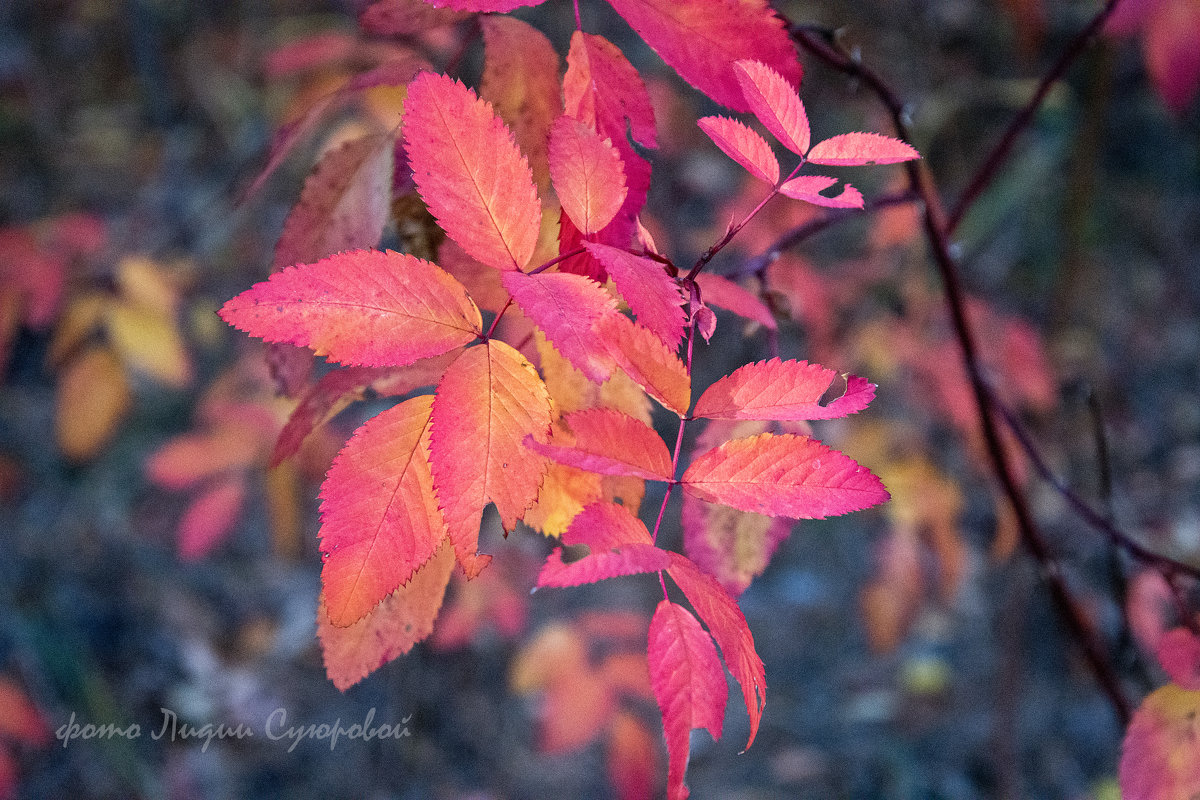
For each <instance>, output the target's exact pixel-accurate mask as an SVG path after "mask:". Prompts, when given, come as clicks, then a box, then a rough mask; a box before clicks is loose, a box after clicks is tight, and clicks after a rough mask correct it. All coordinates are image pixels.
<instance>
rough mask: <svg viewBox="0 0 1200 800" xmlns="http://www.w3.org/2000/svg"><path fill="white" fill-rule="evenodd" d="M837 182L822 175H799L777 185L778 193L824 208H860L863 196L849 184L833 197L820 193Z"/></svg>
mask: <svg viewBox="0 0 1200 800" xmlns="http://www.w3.org/2000/svg"><path fill="white" fill-rule="evenodd" d="M835 183H837V179H836V178H829V177H826V176H824V175H801V176H799V177H797V178H792V179H791V180H790V181H784V182H783V185H782V186H780V187H779V193H780V194H785V195H787V196H788V197H791V198H792V199H794V200H803V201H804V202H806V203H812V204H813V205H814V206H822V207H824V208H862V207H863V196H862V192H860V191H858V189H855V188H854V187H853V186H851V185H850V184H848V183H847V184H846V185H845V186H843V187H842V191H841V193H840V194H838V195H835V196H833V197H827V196H826V195H823V194H821V192H823V191H824V190H826V189H828V188H829V187H830V186H833V185H834V184H835Z"/></svg>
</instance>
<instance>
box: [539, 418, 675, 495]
mask: <svg viewBox="0 0 1200 800" xmlns="http://www.w3.org/2000/svg"><path fill="white" fill-rule="evenodd" d="M565 419H566V423H567V426H568V427H569V428H570V429H571V432H572V433H573V434H574V435H575V444H573V445H571V446H569V447H562V446H558V445H554V444H541V443H539V442H537V441H534V440H533V439H528V440H526V442H525V445H526V446H527V447H532V448H533V449H534V450H536V451H538V452H539V453H541V454H542V455H544V456H546V457H547V458H551V459H554V460H555V461H558V462H559V463H562V464H567V465H569V466H572V467H578V468H579V469H584V470H587V471H588V472H597V473H600V474H601V475H630V476H633V477H635V478H641V479H643V480H650V481H669V480H671V453H670V451H668V450H667V445H666V444H665V443H664V442H663V440H662V437H660V436H659V435H658V434H657V433H656V432H655V431H654V429H653V428H651V427H650V426H649V425H647V424H646V423H644V422H642V421H641V420H638V419H634V418H633V417H631V416H628V415H627V414H622V413H621V412H620V411H616V410H614V409H611V408H591V409H586V410H584V411H576V412H574V413H573V414H568V415H567V416H566V418H565Z"/></svg>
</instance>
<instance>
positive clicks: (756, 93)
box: [733, 60, 810, 182]
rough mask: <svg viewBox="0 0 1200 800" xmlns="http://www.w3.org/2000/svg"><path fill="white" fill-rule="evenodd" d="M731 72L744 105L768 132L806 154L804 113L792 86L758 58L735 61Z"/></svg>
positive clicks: (784, 143) (800, 152) (782, 142)
mask: <svg viewBox="0 0 1200 800" xmlns="http://www.w3.org/2000/svg"><path fill="white" fill-rule="evenodd" d="M733 75H734V77H735V78H737V82H738V85H739V86H741V87H742V96H743V97H745V98H746V104H747V105H749V106H750V110H751V111H753V112H754V116H756V117H758V121H759V122H761V123H762V124H763V125H764V126H765V127H766V129H767V130H769V131H770V132H771V135H772V136H774V137H775V138H776V139H778V140H779V143H780V144H782V145H783V146H784V147H786V148H787V149H788V150H791V151H792V152H793V153H795V154H796V155H798V156H802V155H804V154H805V153H807V152H808V145H809V143H810V132H809V128H808V114H807V113H805V111H804V103H802V102H800V95H798V94H796V87H794V86H793V85H792V84H790V83H788V81H787V80H786V79H785V78H784V77H783V76H782V75H780V74H779V73H778V72H776V71H775V70H773V69H771V68H770V67H769V66H767V65H766V64H764V63H762V62H761V61H750V60H742V61H739V62H737V63H736V64H734V65H733ZM772 182H773V181H772Z"/></svg>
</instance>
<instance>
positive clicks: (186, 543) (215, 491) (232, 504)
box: [179, 474, 246, 561]
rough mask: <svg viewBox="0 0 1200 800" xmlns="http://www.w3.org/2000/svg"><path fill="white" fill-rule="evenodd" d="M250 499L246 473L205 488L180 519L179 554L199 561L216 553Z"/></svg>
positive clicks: (183, 557)
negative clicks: (247, 494) (247, 495)
mask: <svg viewBox="0 0 1200 800" xmlns="http://www.w3.org/2000/svg"><path fill="white" fill-rule="evenodd" d="M245 499H246V476H245V475H242V474H237V475H230V476H228V477H225V478H223V479H221V480H220V481H218V482H217V483H216V484H215V485H213V486H210V487H208V488H207V489H205V490H204V491H203V492H202V493H201V494H200V496H199V497H197V498H196V499H195V500H193V501H192V502H191V503H190V504H189V505H188V507H187V510H186V511H184V512H183V517H182V518H181V519H180V520H179V557H180V558H182V559H184V560H185V561H195V560H196V559H199V558H203V557H204V556H206V555H208V554H209V553H210V552H212V550H213V548H215V547H216V546H217V545H219V544H220V543H221V542H223V541H224V540H225V538H226V537H227V536H228V535H229V532H230V531H231V530H233V525H234V523H236V522H237V519H238V516H239V515H240V514H241V512H242V504H243V503H244V502H245Z"/></svg>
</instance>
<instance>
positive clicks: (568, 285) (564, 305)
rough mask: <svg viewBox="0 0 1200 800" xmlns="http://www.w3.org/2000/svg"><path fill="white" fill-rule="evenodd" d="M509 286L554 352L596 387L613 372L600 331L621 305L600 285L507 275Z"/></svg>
mask: <svg viewBox="0 0 1200 800" xmlns="http://www.w3.org/2000/svg"><path fill="white" fill-rule="evenodd" d="M501 282H502V283H503V284H504V288H505V289H507V290H508V292H509V294H511V295H512V298H513V300H515V301H516V303H517V305H518V306H519V307H520V308H521V310H522V311H523V312H525V315H526V316H527V317H529V319H530V320H531V321H532V322H533V324H534V325H537V326H538V328H540V329H541V330H542V333H544V334H546V338H547V339H549V340H550V343H551V344H553V345H554V348H555V349H556V350H558V352H559V353H561V354H562V355H563V357H564V358H566V359H567V360H568V361H570V362H571V364H572V365H573V366H574V367H575V368H576V369H578V370H579V371H580V372H582V373H583V374H584V375H586V376H587V377H588V379H589V380H592V381H595V382H596V383H603V382H604V381H606V380H608V376H609V375H610V374H612V367H613V364H612V357H611V356H610V355H609V354H608V351H607V349H606V348H605V344H604V342H603V341H602V340H601V339H600V338H599V336H598V335H597V334H596V332H595V327H596V325H597V324H598V323H599V322H600V321H601V320H602V319H604V318H605V317H608V316H616V313H617V312H616V308H617V304H616V302H614V301H613V298H612V296H611V295H609V294H608V292H606V291H604V289H603V287H601V286H600V284H598V283H596V282H595V281H594V280H592V279H591V278H585V277H584V276H582V275H571V274H569V273H565V272H541V273H538V274H537V275H526V274H525V273H523V272H505V273H504V274H503V275H502V276H501Z"/></svg>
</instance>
